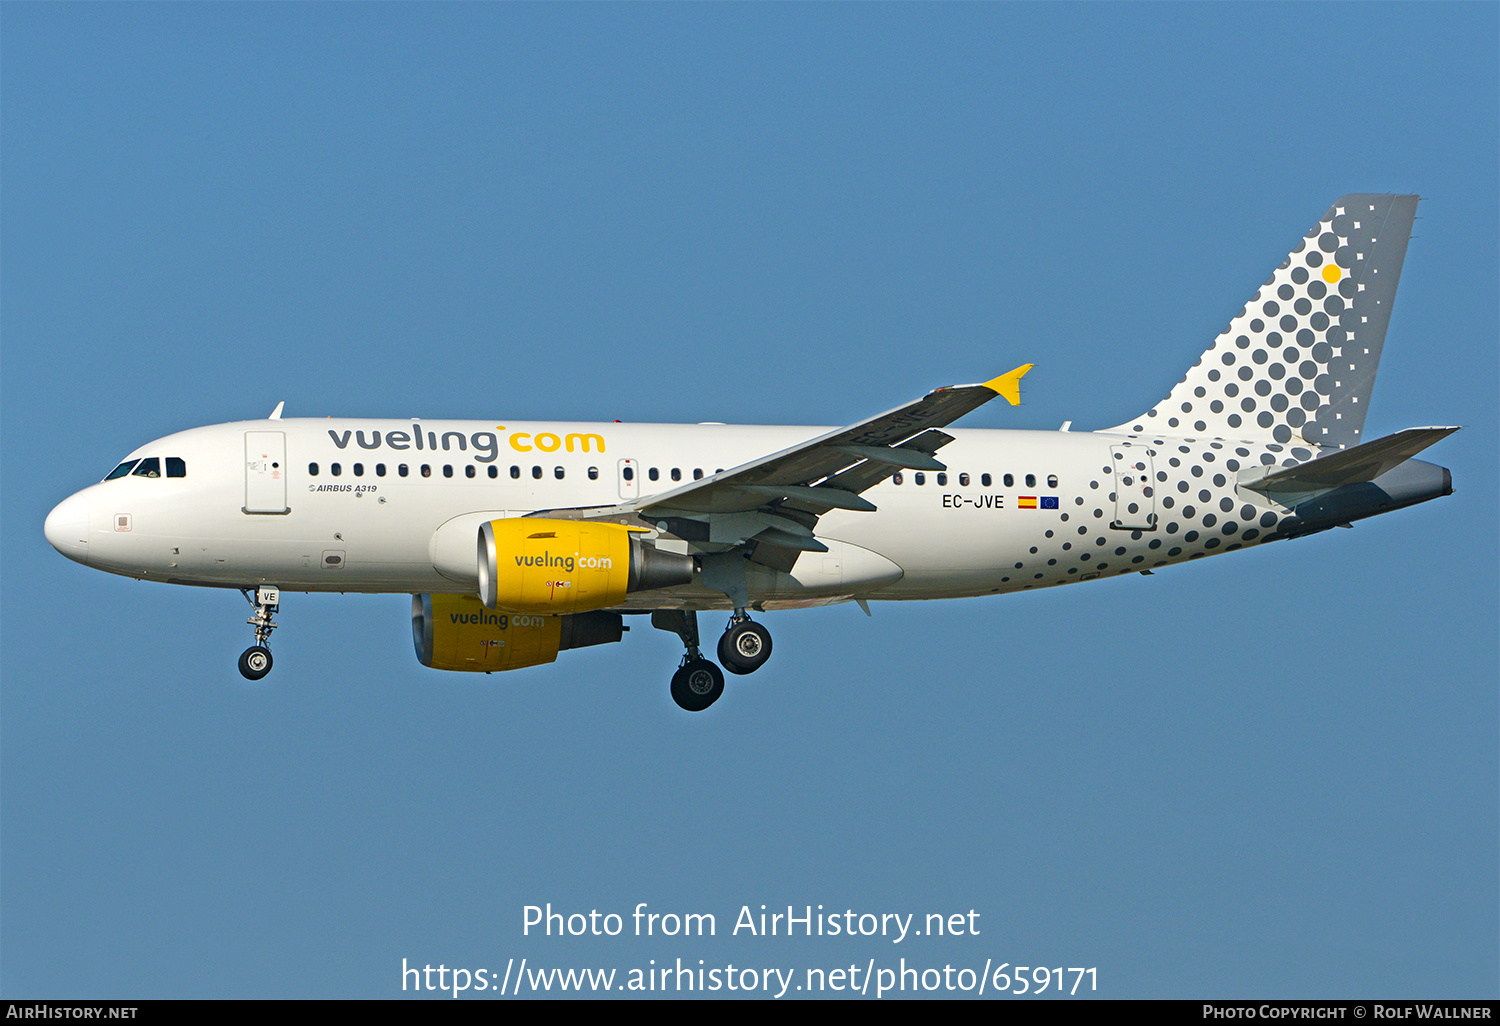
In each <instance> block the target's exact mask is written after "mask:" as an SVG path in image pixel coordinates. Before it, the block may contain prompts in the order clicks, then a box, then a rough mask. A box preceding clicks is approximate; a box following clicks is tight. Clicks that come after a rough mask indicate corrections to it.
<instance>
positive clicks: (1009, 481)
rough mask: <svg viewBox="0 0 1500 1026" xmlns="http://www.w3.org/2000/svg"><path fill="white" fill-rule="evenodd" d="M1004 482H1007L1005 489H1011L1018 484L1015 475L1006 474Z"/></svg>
mask: <svg viewBox="0 0 1500 1026" xmlns="http://www.w3.org/2000/svg"><path fill="white" fill-rule="evenodd" d="M1002 480H1003V481H1004V482H1005V487H1007V488H1010V487H1012V486H1014V485H1015V483H1016V478H1015V475H1014V474H1006V475H1005V477H1004V478H1002Z"/></svg>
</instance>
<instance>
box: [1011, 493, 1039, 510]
mask: <svg viewBox="0 0 1500 1026" xmlns="http://www.w3.org/2000/svg"><path fill="white" fill-rule="evenodd" d="M1016 508H1017V509H1036V496H1035V495H1023V496H1021V497H1020V498H1019V499H1017V500H1016Z"/></svg>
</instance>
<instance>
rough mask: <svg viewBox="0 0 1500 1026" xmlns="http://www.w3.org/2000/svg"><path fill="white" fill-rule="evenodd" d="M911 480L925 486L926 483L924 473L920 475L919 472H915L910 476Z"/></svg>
mask: <svg viewBox="0 0 1500 1026" xmlns="http://www.w3.org/2000/svg"><path fill="white" fill-rule="evenodd" d="M911 479H912V480H913V481H915V482H916V483H917V484H926V483H927V475H926V474H924V473H922V472H921V471H920V470H919V471H917V472H916V473H915V474H913V475H912V476H911Z"/></svg>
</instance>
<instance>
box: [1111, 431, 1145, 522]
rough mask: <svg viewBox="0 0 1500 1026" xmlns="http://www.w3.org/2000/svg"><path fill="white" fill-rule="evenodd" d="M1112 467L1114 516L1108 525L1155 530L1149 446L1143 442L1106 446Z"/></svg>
mask: <svg viewBox="0 0 1500 1026" xmlns="http://www.w3.org/2000/svg"><path fill="white" fill-rule="evenodd" d="M1109 452H1110V456H1111V457H1112V459H1111V461H1110V462H1112V463H1113V464H1114V468H1115V519H1114V522H1113V523H1111V524H1110V525H1109V526H1111V527H1114V528H1117V529H1119V530H1126V531H1154V530H1156V489H1155V488H1154V487H1153V485H1152V482H1153V475H1154V471H1153V470H1152V460H1151V455H1152V453H1151V450H1150V449H1147V448H1146V447H1145V446H1144V445H1112V446H1110V447H1109Z"/></svg>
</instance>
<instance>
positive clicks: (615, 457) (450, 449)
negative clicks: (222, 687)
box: [47, 419, 1313, 609]
mask: <svg viewBox="0 0 1500 1026" xmlns="http://www.w3.org/2000/svg"><path fill="white" fill-rule="evenodd" d="M825 430H827V429H825V428H818V427H795V426H776V427H761V426H732V425H666V424H618V423H614V424H563V423H520V424H518V423H507V424H506V425H503V426H502V425H499V424H497V423H495V422H493V421H412V420H402V421H391V420H375V421H371V420H358V421H356V420H333V419H328V420H310V419H299V420H265V421H247V422H240V423H234V424H220V425H215V426H212V427H204V428H197V429H194V430H191V431H184V432H181V433H178V434H174V435H169V436H167V437H165V438H162V439H159V440H157V441H154V442H151V443H149V444H148V445H145V446H142V447H141V448H139V449H137V450H136V451H135V452H134V453H132V454H131V455H130V457H128V458H127V459H132V460H133V459H138V458H150V457H156V458H158V460H161V461H163V463H162V465H163V466H164V465H165V460H166V459H167V458H168V457H171V458H175V459H178V460H181V461H182V464H181V467H183V468H185V472H184V473H183V476H180V477H172V476H167V475H166V473H165V471H163V472H162V473H161V474H160V475H159V476H156V477H147V476H140V475H138V474H128V475H126V476H124V477H120V478H118V479H115V480H107V481H103V482H101V483H99V484H96V485H93V486H91V487H89V488H86V489H84V490H83V491H81V492H79V493H77V494H76V495H75V496H73V497H72V498H71V499H69V500H67V501H65V502H64V503H63V504H62V505H60V506H59V507H58V508H57V510H55V511H54V513H53V515H52V516H51V517H49V519H48V525H47V532H48V537H49V539H52V540H53V542H54V544H56V545H58V547H59V549H61V550H62V551H63V552H64V553H65V554H67V555H69V556H70V558H73V559H75V560H77V561H79V562H82V563H85V564H87V565H89V566H92V567H97V568H99V569H102V570H107V571H110V572H112V573H118V574H124V575H127V576H131V577H136V578H141V579H146V580H158V581H170V582H173V583H182V584H196V585H207V586H221V587H239V588H246V587H253V586H256V585H260V584H274V585H278V586H280V587H281V588H283V589H287V590H292V591H340V592H411V593H465V592H467V593H473V583H472V579H471V578H470V577H469V576H468V573H469V571H470V570H471V569H472V563H471V562H469V560H470V559H471V557H472V554H473V552H474V548H473V539H474V531H475V529H476V528H477V525H478V523H479V522H481V521H483V520H485V519H487V518H494V517H500V516H520V515H525V514H527V513H531V512H534V511H537V510H547V509H561V508H576V507H607V506H612V505H616V504H619V503H622V502H627V501H631V500H634V499H637V498H645V497H648V496H650V495H651V494H653V493H658V492H665V491H669V490H671V489H674V488H679V487H681V486H682V484H683V483H686V482H691V481H692V480H693V479H694V478H695V476H698V475H700V474H701V475H712V474H714V473H715V472H717V471H720V470H724V469H729V468H733V467H735V466H737V465H738V464H740V463H743V462H746V461H749V460H752V459H755V458H757V457H761V456H763V455H764V454H765V453H767V452H774V451H777V450H780V449H783V448H786V447H790V446H793V445H796V444H797V443H799V442H802V441H804V440H806V439H808V438H811V437H814V436H816V435H819V434H821V433H822V432H824V431H825ZM951 433H952V435H953V436H954V440H953V441H952V442H951V443H949V444H948V445H946V446H944V447H943V449H942V450H941V451H940V452H939V453H938V458H939V459H940V460H941V461H942V463H944V464H945V465H946V466H947V468H948V469H947V470H946V471H945V472H944V473H943V474H942V475H941V477H940V475H939V474H938V473H936V472H931V471H929V472H926V473H920V474H919V473H916V472H913V471H910V470H907V471H904V472H903V473H901V474H900V475H899V479H900V483H897V480H895V479H891V480H887V481H885V482H883V483H881V484H878V485H876V486H875V487H873V488H870V489H869V490H868V491H866V492H865V493H864V498H866V499H868V500H870V501H871V502H872V503H874V505H875V506H876V507H877V511H876V512H873V513H869V512H849V511H844V510H833V511H831V512H829V513H827V514H826V515H824V516H823V517H822V519H821V520H820V521H819V522H818V525H817V537H818V538H819V540H821V541H823V542H825V543H828V544H829V545H830V551H829V552H827V553H812V552H808V553H803V554H802V555H801V556H800V558H799V559H798V562H797V564H796V566H795V567H794V569H793V570H792V572H791V573H789V574H787V573H778V572H776V571H771V570H766V569H763V568H761V569H759V570H756V571H755V572H752V574H751V577H750V580H749V586H750V598H751V601H752V603H754V604H756V605H757V607H759V608H778V607H789V606H798V605H813V604H821V603H825V602H837V601H843V600H847V599H851V598H860V599H864V598H869V599H934V598H949V597H957V596H966V595H981V594H989V593H995V592H1008V591H1019V590H1023V589H1029V588H1037V587H1043V586H1047V585H1054V584H1066V583H1069V582H1072V581H1078V580H1090V579H1093V578H1096V577H1098V576H1101V575H1113V574H1118V573H1130V572H1136V571H1140V570H1146V569H1150V568H1153V567H1159V566H1162V565H1165V564H1168V563H1174V562H1180V561H1182V560H1187V559H1191V558H1195V557H1199V556H1202V555H1206V554H1213V553H1216V552H1224V551H1230V550H1232V549H1236V548H1240V547H1243V546H1244V545H1246V544H1256V543H1259V542H1261V541H1265V540H1269V539H1271V538H1273V537H1275V530H1274V529H1275V525H1276V523H1277V521H1278V520H1279V518H1280V517H1282V516H1285V515H1287V511H1286V510H1284V509H1281V508H1279V507H1275V506H1273V505H1270V504H1269V503H1268V501H1267V500H1266V499H1265V498H1264V497H1263V496H1260V495H1258V494H1257V493H1255V492H1253V491H1250V490H1248V489H1243V490H1242V489H1238V488H1237V487H1236V471H1237V470H1239V469H1241V468H1250V467H1257V466H1261V465H1270V464H1277V465H1290V464H1294V463H1297V462H1301V461H1303V460H1306V459H1308V458H1310V457H1311V456H1312V455H1313V453H1312V452H1310V451H1308V450H1299V449H1288V448H1283V447H1282V446H1278V445H1275V444H1270V443H1250V442H1233V441H1215V440H1207V439H1181V438H1171V437H1166V436H1159V437H1146V436H1141V437H1137V436H1134V435H1122V434H1104V433H1085V432H1064V431H1055V432H1049V431H995V430H961V429H955V430H952V431H951ZM418 435H420V436H421V440H420V443H419V441H418V438H417V436H418ZM278 438H279V439H280V442H281V443H282V444H284V448H281V449H277V448H276V445H275V443H277V441H278ZM266 442H270V443H272V444H271V445H266V444H263V443H266ZM419 444H420V448H419V447H418V446H419ZM266 450H269V451H266ZM272 464H274V466H273V465H272ZM314 467H315V469H314ZM627 471H628V473H627ZM492 473H493V474H494V476H491V474H492ZM674 474H675V475H676V477H675V478H674ZM919 479H920V481H921V483H918V480H919ZM1132 507H1134V508H1132ZM471 514H473V516H469V515H471ZM1150 517H1154V521H1153V520H1150V519H1147V518H1150ZM455 518H463V519H458V520H456V519H455ZM721 519H722V518H721ZM1153 522H1154V526H1153ZM444 525H451V527H450V529H449V530H448V531H447V532H446V533H444V532H443V530H442V529H443V528H444ZM732 528H733V523H732V521H731V522H728V523H721V524H719V525H716V527H715V530H716V531H728V532H729V533H728V534H725V535H724V539H725V540H726V541H730V540H732V539H731V538H730V534H732V533H733V532H732ZM756 529H758V528H756V527H754V526H753V525H752V526H751V527H749V528H747V531H748V533H751V534H753V532H754V530H756ZM715 540H717V539H715ZM444 546H446V548H445V547H444ZM709 547H710V549H712V544H710V546H709ZM724 547H726V548H727V547H728V546H727V545H726V546H724ZM440 566H441V567H443V568H444V572H440V571H439V567H440ZM727 605H728V600H727V598H726V597H725V596H724V595H723V594H722V593H719V592H716V591H713V590H710V589H708V588H705V587H703V586H701V585H698V584H694V585H686V586H682V587H680V588H673V589H665V590H659V591H651V592H638V593H635V594H633V595H631V596H629V598H628V599H627V601H626V602H625V603H624V604H623V605H622V606H621V607H620V608H640V609H645V608H668V607H688V608H716V607H717V608H724V607H726V606H727Z"/></svg>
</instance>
